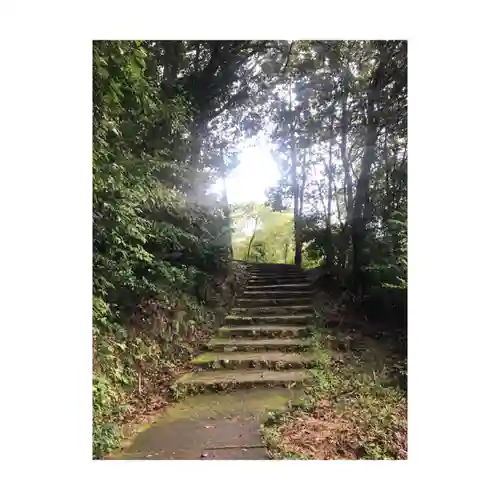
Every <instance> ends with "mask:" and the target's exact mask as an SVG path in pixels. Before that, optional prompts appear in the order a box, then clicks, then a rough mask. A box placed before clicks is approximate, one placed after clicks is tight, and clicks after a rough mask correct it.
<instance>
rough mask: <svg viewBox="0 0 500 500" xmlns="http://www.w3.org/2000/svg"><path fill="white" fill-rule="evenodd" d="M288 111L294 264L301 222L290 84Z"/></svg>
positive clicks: (299, 259)
mask: <svg viewBox="0 0 500 500" xmlns="http://www.w3.org/2000/svg"><path fill="white" fill-rule="evenodd" d="M288 98H289V111H290V116H289V120H290V142H291V147H290V157H291V158H290V159H291V164H292V190H293V226H294V237H295V259H294V262H295V265H296V266H300V265H301V264H302V242H301V223H300V215H299V183H298V179H297V152H296V147H295V146H296V145H295V128H294V125H293V117H292V84H291V82H290V83H289V85H288Z"/></svg>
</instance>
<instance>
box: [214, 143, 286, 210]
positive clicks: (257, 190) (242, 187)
mask: <svg viewBox="0 0 500 500" xmlns="http://www.w3.org/2000/svg"><path fill="white" fill-rule="evenodd" d="M270 149H271V147H270V144H269V143H267V141H265V140H261V141H259V142H258V143H257V144H256V145H251V146H249V145H243V146H242V148H241V153H240V154H239V157H238V159H239V162H238V166H237V167H236V168H235V169H234V170H233V171H232V172H231V174H230V175H229V177H228V178H227V181H226V185H227V196H228V199H229V203H231V204H234V203H243V202H248V201H255V202H257V203H263V202H264V201H266V195H265V191H266V189H268V188H269V187H272V186H274V185H276V184H277V182H278V180H279V170H278V166H277V165H276V162H275V161H274V159H273V157H272V155H271V151H270ZM213 191H215V192H217V193H221V192H222V180H219V181H217V183H216V184H215V186H214V188H213Z"/></svg>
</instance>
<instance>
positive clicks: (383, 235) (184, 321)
mask: <svg viewBox="0 0 500 500" xmlns="http://www.w3.org/2000/svg"><path fill="white" fill-rule="evenodd" d="M406 79H407V50H406V43H405V42H403V41H295V42H289V41H263V40H248V41H98V42H95V43H94V44H93V251H94V274H93V350H94V352H93V355H94V380H93V403H94V422H93V433H94V435H93V443H94V456H95V457H97V458H99V457H102V456H103V455H104V454H105V453H107V452H108V451H109V450H111V449H113V448H114V447H115V446H116V444H117V443H118V440H119V437H120V426H121V425H122V424H123V423H124V422H128V421H131V420H134V419H135V418H137V416H138V415H140V414H141V413H142V412H144V411H149V410H151V409H152V408H156V407H158V406H160V405H162V404H164V396H163V395H164V393H165V390H164V388H165V386H166V384H168V381H169V380H170V378H171V377H172V376H173V375H174V374H175V373H176V372H177V371H178V370H181V369H182V367H183V365H184V362H185V360H186V359H188V358H189V356H190V353H191V352H192V351H193V350H196V349H197V346H198V345H199V344H200V343H201V342H203V340H204V338H205V336H206V334H207V332H209V331H210V330H211V328H212V326H213V324H214V322H215V321H216V320H217V316H218V312H219V311H222V310H224V308H226V307H227V306H228V304H229V303H230V302H231V300H232V297H233V295H234V291H235V289H237V286H238V280H240V279H243V274H244V273H243V271H242V269H238V268H235V267H234V266H232V265H231V264H230V262H231V259H232V257H233V246H234V253H235V257H236V258H238V259H250V260H257V261H261V262H265V261H267V262H290V261H291V260H293V261H294V262H295V263H297V264H301V265H303V266H304V267H311V266H315V265H319V266H322V268H323V275H324V276H323V279H322V281H321V285H322V286H324V287H326V288H330V289H331V290H333V289H335V290H339V289H340V290H341V291H342V292H343V295H342V296H343V297H344V299H345V300H344V302H346V303H348V302H356V303H357V304H360V306H361V308H360V311H361V312H362V313H363V314H367V315H368V316H369V317H370V318H380V317H383V318H387V317H389V316H390V317H391V318H392V319H394V320H395V322H396V323H398V324H400V325H404V323H405V320H406V288H407V282H406V279H407V278H406V274H407V257H406V252H407V232H406V220H407V215H406V214H407V209H406V204H407V175H406V172H407V127H406V120H407V82H406ZM256 134H262V135H264V136H266V135H267V137H268V139H269V141H270V142H272V144H273V146H272V147H273V148H274V149H273V152H274V155H275V158H276V160H277V162H278V164H279V166H280V170H281V173H282V178H281V181H280V184H279V186H276V187H275V188H274V189H271V190H270V191H269V203H268V204H267V205H268V206H266V207H262V206H256V205H255V204H254V205H247V206H240V207H229V204H228V202H227V199H228V198H227V193H225V192H223V193H222V195H221V196H216V195H210V194H208V193H209V188H210V186H211V185H212V184H213V183H214V182H215V181H216V180H219V179H222V180H224V179H225V178H226V177H227V176H229V175H230V174H231V169H232V168H233V167H234V166H235V164H236V162H235V160H236V153H237V147H236V145H237V144H238V143H239V142H240V141H241V140H242V139H244V138H246V137H249V136H253V135H256ZM231 208H232V209H233V210H232V211H233V216H234V217H235V227H236V229H237V230H238V228H239V230H242V227H241V225H240V226H238V220H240V222H241V220H242V219H245V220H246V221H247V222H248V221H250V225H248V224H247V225H246V226H245V227H247V230H246V232H244V233H240V235H239V237H237V238H236V240H235V242H234V245H233V242H232V238H231V227H232V225H233V222H232V220H231ZM252 222H253V226H252V224H251V223H252ZM245 224H246V223H245ZM245 224H244V225H245ZM248 228H249V229H248ZM303 254H304V255H303ZM404 335H405V334H404V333H403V334H402V336H404ZM353 383H354V382H353Z"/></svg>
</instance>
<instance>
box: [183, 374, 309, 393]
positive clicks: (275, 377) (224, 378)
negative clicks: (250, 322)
mask: <svg viewBox="0 0 500 500" xmlns="http://www.w3.org/2000/svg"><path fill="white" fill-rule="evenodd" d="M311 376H312V374H311V372H310V371H309V370H306V369H301V370H283V371H278V370H255V369H254V370H252V369H249V370H217V371H205V372H191V373H186V374H185V375H183V376H182V377H181V378H180V379H179V380H178V381H177V384H176V386H177V388H178V389H179V390H180V391H187V392H189V391H190V390H193V389H194V390H200V389H201V390H204V389H228V388H231V387H233V388H238V387H254V386H258V385H267V386H285V387H289V386H294V385H301V384H302V383H304V382H305V381H306V380H308V379H310V378H311ZM193 392H194V391H193Z"/></svg>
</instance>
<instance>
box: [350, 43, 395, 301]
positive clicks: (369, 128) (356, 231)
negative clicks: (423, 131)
mask: <svg viewBox="0 0 500 500" xmlns="http://www.w3.org/2000/svg"><path fill="white" fill-rule="evenodd" d="M386 57H387V52H386V50H384V46H383V45H382V47H381V51H380V60H379V63H378V66H377V69H376V70H375V72H374V74H373V77H372V80H371V82H370V86H369V88H368V96H367V114H366V132H365V146H364V153H363V158H362V159H361V172H360V174H359V179H358V184H357V188H356V197H355V200H354V207H353V214H352V215H353V216H352V234H351V237H352V247H353V269H352V273H353V274H352V275H353V280H354V283H353V284H354V288H355V291H356V292H358V293H360V294H363V293H364V291H365V287H366V282H365V273H364V269H363V268H364V266H365V265H366V264H367V263H368V262H367V259H366V258H365V253H364V251H365V248H364V247H365V240H366V222H367V221H366V216H367V215H368V214H367V213H366V206H367V202H368V200H369V184H370V169H371V166H372V163H373V162H374V160H375V147H376V143H377V132H378V130H377V129H378V116H377V112H376V109H375V106H376V104H377V103H378V102H379V99H380V92H381V89H382V86H383V77H384V71H385V66H386Z"/></svg>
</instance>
